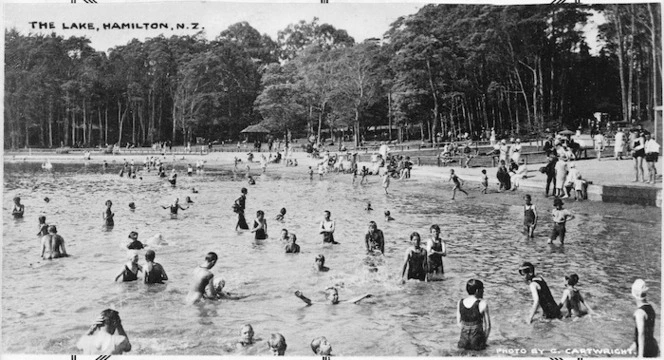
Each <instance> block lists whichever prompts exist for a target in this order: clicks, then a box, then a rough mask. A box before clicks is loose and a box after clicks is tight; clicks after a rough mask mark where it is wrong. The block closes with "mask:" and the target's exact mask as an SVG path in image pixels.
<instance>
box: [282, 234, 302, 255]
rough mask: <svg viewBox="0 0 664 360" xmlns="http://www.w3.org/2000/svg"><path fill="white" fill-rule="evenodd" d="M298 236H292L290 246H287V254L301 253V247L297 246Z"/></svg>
mask: <svg viewBox="0 0 664 360" xmlns="http://www.w3.org/2000/svg"><path fill="white" fill-rule="evenodd" d="M296 241H297V236H295V234H290V244H288V245H286V248H285V250H286V254H297V253H299V252H300V245H298V244H296V243H295V242H296Z"/></svg>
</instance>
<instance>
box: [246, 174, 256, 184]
mask: <svg viewBox="0 0 664 360" xmlns="http://www.w3.org/2000/svg"><path fill="white" fill-rule="evenodd" d="M247 183H248V184H249V185H256V180H254V178H253V177H251V175H249V176H247Z"/></svg>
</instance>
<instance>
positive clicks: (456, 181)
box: [448, 169, 468, 200]
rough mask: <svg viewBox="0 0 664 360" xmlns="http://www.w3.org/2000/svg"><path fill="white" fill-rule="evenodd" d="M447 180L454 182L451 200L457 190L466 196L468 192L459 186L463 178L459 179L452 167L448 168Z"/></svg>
mask: <svg viewBox="0 0 664 360" xmlns="http://www.w3.org/2000/svg"><path fill="white" fill-rule="evenodd" d="M448 181H453V182H454V188H453V189H452V200H454V198H455V197H456V192H457V190H459V191H461V192H462V193H464V194H466V196H468V193H467V192H466V191H465V190H464V189H462V188H461V185H463V180H461V179H460V178H459V177H458V176H456V175H455V174H454V169H450V179H449V180H448Z"/></svg>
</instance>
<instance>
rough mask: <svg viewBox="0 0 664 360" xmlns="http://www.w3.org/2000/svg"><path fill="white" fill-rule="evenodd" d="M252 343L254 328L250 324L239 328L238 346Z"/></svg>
mask: <svg viewBox="0 0 664 360" xmlns="http://www.w3.org/2000/svg"><path fill="white" fill-rule="evenodd" d="M253 343H254V328H253V327H252V326H251V325H250V324H245V325H243V326H242V328H240V344H242V345H243V346H246V345H251V344H253Z"/></svg>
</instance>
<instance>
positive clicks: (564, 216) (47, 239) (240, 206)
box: [12, 161, 659, 357]
mask: <svg viewBox="0 0 664 360" xmlns="http://www.w3.org/2000/svg"><path fill="white" fill-rule="evenodd" d="M147 163H148V164H149V165H148V166H151V164H152V162H151V161H149V162H147ZM132 167H133V164H132V165H129V168H128V171H127V172H128V173H130V174H132V173H133V174H135V171H133V169H132ZM386 170H387V169H386ZM123 171H124V170H123ZM189 172H190V171H188V173H189ZM386 174H387V175H386ZM483 174H484V178H483V189H482V191H484V192H485V191H486V185H485V184H484V182H488V180H487V179H486V173H485V172H484V171H483ZM309 176H310V178H313V174H312V171H311V168H310V171H309ZM383 176H384V177H386V178H388V179H389V177H390V175H389V171H384V173H383ZM383 181H385V180H383ZM388 181H389V180H388ZM449 181H451V182H453V184H454V188H453V198H454V197H455V195H456V192H457V191H460V192H463V193H465V194H466V195H468V193H467V192H466V191H464V190H463V189H462V186H463V180H461V179H460V178H459V177H458V176H456V175H455V173H454V170H451V171H450V178H449ZM384 188H385V191H386V192H387V186H385V185H384ZM247 194H248V190H247V189H246V188H242V189H241V190H240V196H239V197H238V198H237V199H236V200H235V201H234V203H233V206H232V210H233V211H234V212H235V213H237V214H238V221H237V224H236V230H245V231H249V232H251V233H253V234H254V238H255V239H256V240H264V239H267V238H268V223H267V220H266V218H265V213H264V212H263V211H262V210H258V211H257V212H256V218H255V219H254V220H253V222H252V224H251V226H249V224H248V223H247V221H246V218H245V215H244V212H245V210H246V201H247ZM524 201H525V204H524V206H523V211H524V232H525V233H526V235H527V236H528V237H533V236H534V235H533V233H534V230H535V228H536V226H537V223H538V220H539V214H538V211H537V209H536V207H535V205H534V204H532V199H531V197H530V195H526V196H525V197H524ZM187 203H188V204H191V203H193V201H191V199H190V198H189V197H187ZM132 204H133V203H132ZM105 205H106V209H105V211H104V212H103V222H104V225H105V226H108V227H111V226H113V225H114V213H113V211H112V205H113V203H112V202H111V200H108V201H106V203H105ZM553 205H554V209H553V210H552V212H551V215H552V219H553V228H552V232H551V236H550V238H549V243H551V242H552V241H554V240H557V239H558V240H559V241H560V242H561V244H564V241H565V232H566V229H565V224H566V222H567V221H569V220H571V219H573V218H574V217H573V215H572V214H571V213H570V212H569V211H568V210H566V209H563V201H562V200H561V199H560V198H558V197H556V198H555V199H554V201H553ZM162 207H163V208H164V209H170V213H171V215H177V213H178V210H186V209H187V208H184V207H182V206H181V205H180V204H179V200H178V199H175V201H174V202H173V203H172V204H171V205H168V206H162ZM130 208H131V205H130ZM366 210H373V209H372V207H371V204H370V203H368V204H367V207H366ZM24 212H25V207H24V206H23V204H21V202H20V198H19V197H15V198H14V206H13V208H12V216H14V217H15V218H20V217H22V216H23V214H24ZM286 214H287V211H286V209H285V208H282V209H280V210H279V212H278V214H277V215H276V216H275V217H274V219H275V220H277V221H283V220H284V217H285V216H286ZM331 216H332V214H331V212H330V211H328V210H325V211H324V212H323V215H322V219H321V221H320V224H319V227H318V231H319V234H320V235H321V239H322V242H323V243H324V244H331V245H339V244H340V243H339V242H338V241H337V240H336V239H335V237H334V233H335V230H336V222H335V220H333V219H332V217H331ZM385 219H386V221H390V220H393V218H392V216H391V214H390V212H389V211H386V212H385ZM440 234H441V230H440V227H439V226H438V225H435V224H434V225H431V226H430V228H429V238H428V239H427V241H426V245H425V246H422V239H421V236H420V234H419V233H418V232H413V233H412V234H411V235H410V241H411V246H410V247H409V248H408V249H407V250H406V253H405V256H404V260H403V266H402V267H401V274H400V278H401V282H402V283H405V282H406V281H408V280H418V281H424V282H428V281H432V280H436V279H439V278H440V277H441V276H442V275H443V274H444V266H443V257H445V256H446V255H447V246H446V243H445V241H444V240H443V239H442V238H441V237H440ZM38 235H39V236H40V237H41V257H42V258H43V259H45V260H46V259H49V260H50V259H56V258H60V257H66V256H68V255H67V252H66V249H65V240H64V238H63V237H62V236H60V235H59V234H58V233H57V228H56V226H54V225H48V224H47V223H46V217H45V216H40V217H39V233H38ZM279 239H281V241H282V243H283V244H284V252H286V253H293V254H297V253H299V252H300V246H299V245H298V244H297V243H296V241H297V236H296V235H295V234H293V233H289V231H288V230H287V229H282V230H281V234H280V237H279ZM146 246H147V244H144V243H142V242H140V241H139V240H138V233H137V232H135V231H132V232H131V233H130V234H129V239H128V242H127V244H126V248H127V249H128V250H129V257H128V261H127V263H126V264H124V265H123V268H122V270H121V271H120V273H119V274H118V275H117V276H116V278H115V281H123V282H129V281H137V280H139V279H140V277H139V274H140V273H142V274H143V276H142V280H143V282H145V283H164V281H168V276H167V274H166V271H165V269H164V267H163V266H162V265H161V264H159V263H157V262H155V257H156V253H155V251H154V250H152V249H149V250H147V251H145V254H144V257H145V266H141V265H139V263H138V262H139V254H138V253H137V252H136V250H141V249H145V248H146ZM365 247H366V251H367V254H368V255H372V256H384V253H385V236H384V234H383V232H382V230H380V229H378V225H377V223H376V222H375V221H370V222H369V224H368V229H367V232H366V234H365ZM217 261H218V256H217V254H216V253H214V252H209V253H207V255H206V256H205V258H204V261H203V262H202V263H201V264H200V265H199V266H198V267H196V268H195V269H194V271H193V274H192V281H191V286H190V288H189V292H188V294H187V296H186V299H185V301H186V303H188V304H194V303H198V302H201V301H205V300H218V299H242V298H245V297H247V296H246V295H237V294H231V293H229V292H226V291H224V286H225V282H224V281H223V280H222V279H216V278H215V277H214V274H213V273H212V271H211V270H212V268H213V267H214V266H215V265H216V263H217ZM314 268H315V269H316V270H317V271H328V270H329V267H327V266H325V257H324V256H323V255H318V256H316V258H315V260H314ZM518 272H519V273H520V274H521V275H522V276H523V277H524V279H525V281H526V282H527V284H528V288H529V290H530V292H531V295H532V300H533V304H532V307H531V309H530V311H529V312H528V315H527V316H526V322H527V323H531V322H532V320H533V319H534V317H535V314H536V313H537V311H538V309H541V311H542V317H543V318H544V319H559V318H562V317H563V316H566V317H575V318H577V317H581V316H584V315H587V314H589V315H592V314H596V313H595V312H594V311H593V310H592V309H591V308H590V305H589V304H587V302H586V301H585V299H584V297H583V296H582V295H581V293H580V291H579V290H578V289H577V288H576V285H577V284H578V282H579V276H578V275H577V274H570V275H568V276H565V286H566V289H565V290H564V292H563V294H562V296H561V298H560V301H558V302H556V301H555V299H554V297H553V295H552V294H551V291H550V289H549V287H548V285H547V283H546V281H545V280H544V278H543V277H542V276H541V275H538V274H536V273H535V266H534V265H533V264H532V263H530V262H524V263H523V264H522V265H521V267H520V268H519V269H518ZM647 290H648V288H647V286H646V283H645V282H644V281H643V280H641V279H638V280H636V281H635V282H634V284H633V286H632V296H633V297H634V299H635V301H636V304H637V307H638V309H637V310H636V311H635V313H634V318H635V324H636V326H635V328H636V329H635V338H634V344H633V345H632V347H631V350H632V351H634V352H635V353H636V354H637V355H638V356H639V357H652V356H658V354H659V349H658V345H657V341H656V340H655V338H654V335H653V334H654V324H655V317H656V315H655V312H654V310H653V308H652V306H651V305H650V304H649V303H648V302H647V299H646V294H647ZM484 291H485V289H484V284H483V282H482V281H480V280H478V279H470V280H469V281H468V282H467V284H466V292H467V293H468V296H467V297H465V298H463V299H461V300H460V301H459V302H458V304H457V311H456V322H457V325H458V326H459V327H460V329H461V335H460V339H459V342H458V347H459V348H463V349H467V350H482V349H484V348H486V346H487V339H488V338H489V335H490V333H491V317H490V315H489V304H488V302H487V301H486V300H484V298H483V295H484ZM295 295H296V297H298V298H299V299H301V300H302V301H303V302H304V303H305V304H307V305H308V306H309V305H314V304H331V305H336V304H341V303H353V304H357V303H359V302H360V301H362V300H363V299H366V298H369V297H371V296H372V295H371V294H362V295H358V296H355V297H353V298H351V299H349V300H345V301H340V300H339V292H338V289H337V288H336V287H328V288H326V289H325V301H324V302H316V301H312V300H311V299H309V298H307V297H306V296H305V295H304V294H303V293H302V292H301V291H299V290H298V291H296V292H295ZM255 343H256V341H255V339H254V331H253V328H252V327H251V325H249V324H247V325H244V326H243V327H242V328H241V330H240V339H239V341H238V343H237V346H238V347H247V346H252V345H254V344H255ZM77 345H78V347H79V348H80V349H82V350H83V351H84V352H85V353H90V354H122V353H125V352H128V351H130V350H131V344H130V342H129V339H128V337H127V334H126V332H125V330H124V329H123V327H122V324H121V321H120V316H119V314H118V312H117V311H114V310H111V309H107V310H104V311H103V312H102V313H101V315H100V317H99V318H98V319H97V320H96V321H95V323H94V324H93V325H92V327H91V328H90V330H89V331H88V332H87V333H86V334H85V335H84V337H83V338H82V339H81V340H80V341H79V342H78V344H77ZM267 345H268V347H269V349H271V351H272V352H273V353H274V354H275V355H284V354H285V351H286V340H285V338H284V336H283V335H282V334H279V333H274V334H271V335H270V338H269V340H268V341H267ZM311 348H312V350H313V351H314V353H315V354H317V355H331V354H332V347H331V345H330V343H329V342H328V341H327V339H326V338H324V337H318V338H315V339H314V340H313V341H312V342H311Z"/></svg>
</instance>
